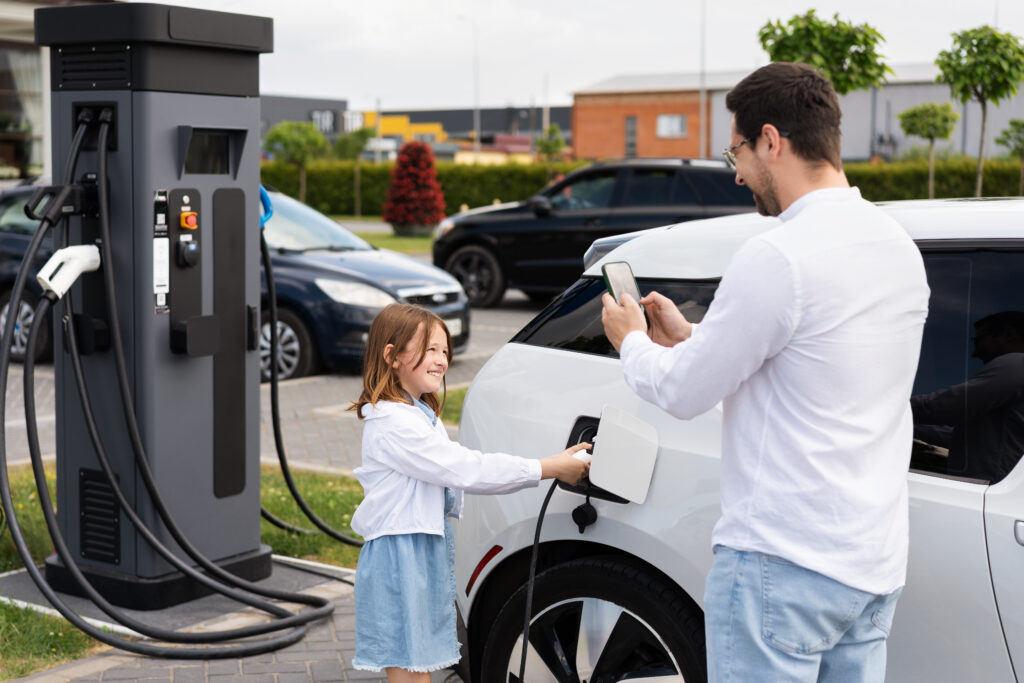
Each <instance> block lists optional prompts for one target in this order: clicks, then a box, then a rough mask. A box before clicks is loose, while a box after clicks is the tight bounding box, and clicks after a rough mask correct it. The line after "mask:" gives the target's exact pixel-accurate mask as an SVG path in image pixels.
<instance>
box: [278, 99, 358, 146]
mask: <svg viewBox="0 0 1024 683" xmlns="http://www.w3.org/2000/svg"><path fill="white" fill-rule="evenodd" d="M350 113H351V112H349V111H348V102H347V101H346V100H325V99H318V98H313V97H284V96H282V95H261V96H260V138H263V137H264V136H266V134H267V131H268V130H270V129H271V128H273V127H274V126H275V125H277V124H279V123H281V122H282V121H311V122H312V123H314V124H316V127H317V130H319V131H320V132H321V133H323V134H324V137H325V138H327V141H328V142H331V143H333V142H334V141H335V140H337V139H338V136H339V135H341V134H343V133H345V132H347V131H348V130H349V128H348V127H347V126H346V125H345V121H346V117H347V116H348V115H349V114H350Z"/></svg>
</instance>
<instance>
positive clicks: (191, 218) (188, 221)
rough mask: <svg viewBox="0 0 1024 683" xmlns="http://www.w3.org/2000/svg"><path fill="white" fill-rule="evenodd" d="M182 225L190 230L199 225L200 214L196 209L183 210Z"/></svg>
mask: <svg viewBox="0 0 1024 683" xmlns="http://www.w3.org/2000/svg"><path fill="white" fill-rule="evenodd" d="M181 227H183V228H186V229H188V230H195V229H196V228H198V227H199V214H198V213H196V212H195V211H182V212H181Z"/></svg>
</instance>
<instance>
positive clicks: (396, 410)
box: [352, 401, 541, 541]
mask: <svg viewBox="0 0 1024 683" xmlns="http://www.w3.org/2000/svg"><path fill="white" fill-rule="evenodd" d="M362 415H363V418H364V426H363V465H362V467H359V468H357V469H356V470H355V472H354V474H355V475H356V478H357V479H359V483H360V484H362V485H363V490H364V491H365V496H364V498H363V502H362V503H360V504H359V507H358V508H356V511H355V514H354V515H352V530H353V531H355V532H356V533H357V534H359V535H360V536H362V537H363V538H364V539H366V540H367V541H369V540H372V539H374V538H377V537H378V536H386V535H389V534H414V533H426V534H436V535H438V536H443V535H444V489H445V487H448V488H452V489H456V492H455V510H454V514H455V516H457V517H459V516H461V515H462V492H463V491H469V492H470V493H512V492H513V491H518V490H519V489H522V488H526V487H528V486H536V485H537V484H538V483H540V477H541V468H540V462H538V461H537V460H531V459H529V458H520V457H517V456H514V455H506V454H504V453H481V452H480V451H474V450H472V449H471V448H466V447H465V446H462V445H461V444H458V443H456V442H454V441H452V440H451V439H449V438H448V432H447V431H446V430H445V428H444V424H442V423H441V421H440V420H438V421H437V424H436V425H432V424H431V423H430V418H428V417H427V416H426V415H425V414H424V413H423V411H421V410H420V409H419V408H417V407H415V406H412V405H408V404H406V403H397V402H392V401H378V402H377V404H376V405H375V406H374V405H369V404H367V405H365V406H363V409H362Z"/></svg>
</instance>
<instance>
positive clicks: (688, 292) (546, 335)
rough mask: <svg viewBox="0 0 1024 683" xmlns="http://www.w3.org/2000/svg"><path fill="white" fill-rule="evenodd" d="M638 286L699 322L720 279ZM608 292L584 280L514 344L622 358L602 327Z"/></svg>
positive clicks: (640, 282)
mask: <svg viewBox="0 0 1024 683" xmlns="http://www.w3.org/2000/svg"><path fill="white" fill-rule="evenodd" d="M637 285H639V287H640V293H641V294H643V295H647V294H648V293H650V292H652V291H658V292H661V293H662V294H664V295H665V296H667V297H668V298H670V299H672V301H674V302H675V303H676V306H678V307H679V310H680V311H682V312H683V315H685V316H686V319H687V320H689V321H690V322H695V323H696V322H700V321H701V320H703V319H704V314H705V313H706V312H707V310H708V306H709V305H710V304H711V299H712V298H713V297H714V295H715V290H716V289H718V281H717V280H706V281H704V280H701V281H676V280H648V279H641V280H638V281H637ZM605 291H606V290H605V286H604V281H603V280H600V279H594V278H584V279H582V280H579V281H577V282H576V284H574V285H573V286H572V287H570V288H569V289H567V290H566V291H565V292H564V293H562V295H561V296H559V297H558V298H557V299H555V300H554V301H552V302H551V303H550V304H549V305H548V306H547V308H545V309H544V310H543V311H541V312H540V314H538V315H537V317H536V318H534V319H533V320H532V321H531V322H530V323H529V324H528V325H527V326H526V327H524V328H523V329H522V330H520V331H519V333H518V334H517V335H516V336H515V337H513V338H512V341H513V342H519V343H522V344H529V345H531V346H546V347H550V348H555V349H565V350H567V351H577V352H580V353H592V354H596V355H599V356H608V357H610V358H618V357H619V354H618V352H617V351H616V350H615V348H614V347H612V345H611V342H609V341H608V338H607V337H605V336H604V327H603V326H602V325H601V306H602V304H601V295H602V294H604V292H605Z"/></svg>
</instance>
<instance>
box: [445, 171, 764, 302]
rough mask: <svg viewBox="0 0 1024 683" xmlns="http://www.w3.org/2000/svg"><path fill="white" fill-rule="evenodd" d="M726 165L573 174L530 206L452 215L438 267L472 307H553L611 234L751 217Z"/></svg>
mask: <svg viewBox="0 0 1024 683" xmlns="http://www.w3.org/2000/svg"><path fill="white" fill-rule="evenodd" d="M734 177H735V174H734V173H733V172H732V171H731V170H730V169H729V168H728V167H727V166H726V164H725V162H720V161H709V160H683V159H632V160H629V161H619V162H614V163H611V162H609V163H600V164H595V165H593V166H588V167H586V168H584V169H581V170H578V171H575V172H573V173H571V174H570V175H568V176H567V177H566V178H564V179H563V180H561V181H559V182H557V183H555V184H553V185H551V186H550V187H547V188H545V189H543V190H541V191H540V192H539V193H538V194H536V195H535V196H533V197H531V198H530V199H529V200H527V201H522V202H510V203H507V204H499V205H496V206H485V207H481V208H477V209H472V210H470V211H464V212H462V213H458V214H455V215H453V216H450V217H448V218H446V219H444V220H443V221H442V222H441V223H440V224H439V225H438V227H437V231H436V232H435V239H434V265H436V266H438V267H441V268H444V269H445V270H447V271H448V272H449V273H451V274H452V275H454V276H455V277H456V278H457V279H458V281H459V282H460V283H461V284H462V286H463V288H464V289H465V290H466V294H468V295H469V299H470V302H471V303H472V304H473V305H474V306H482V307H486V306H493V305H495V304H497V303H498V302H500V301H501V298H502V296H503V295H504V294H505V290H506V288H509V287H513V288H516V289H521V290H522V291H524V292H525V293H526V294H527V295H528V296H530V298H532V299H537V300H542V301H543V300H548V299H550V298H551V297H552V296H554V295H555V294H557V293H558V292H561V291H562V290H563V289H565V288H566V287H568V286H569V285H571V284H572V283H573V282H575V281H576V279H577V278H579V276H580V273H582V272H583V261H582V259H583V252H585V251H586V249H587V247H588V246H590V244H591V242H593V241H594V240H596V239H598V238H601V237H605V236H608V235H616V234H619V233H623V232H631V231H634V230H642V229H644V228H652V227H655V226H659V225H668V224H671V223H679V222H681V221H689V220H693V219H695V218H708V217H711V216H723V215H729V214H734V213H741V212H746V211H749V210H750V209H751V208H752V207H753V206H754V200H753V195H751V193H750V190H748V189H747V188H745V187H740V186H738V185H736V183H735V182H734V181H733V178H734Z"/></svg>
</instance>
